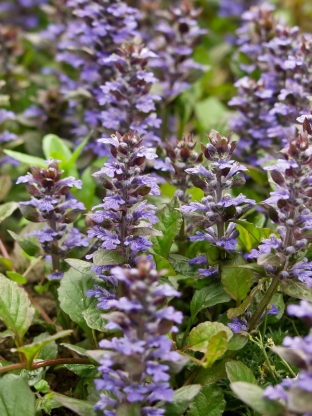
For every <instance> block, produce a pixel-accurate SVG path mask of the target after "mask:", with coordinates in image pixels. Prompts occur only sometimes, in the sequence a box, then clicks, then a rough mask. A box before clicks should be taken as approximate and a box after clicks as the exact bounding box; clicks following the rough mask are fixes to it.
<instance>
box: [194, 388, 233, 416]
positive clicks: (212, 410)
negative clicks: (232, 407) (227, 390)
mask: <svg viewBox="0 0 312 416" xmlns="http://www.w3.org/2000/svg"><path fill="white" fill-rule="evenodd" d="M225 405H226V402H225V400H224V396H223V391H222V389H221V388H220V387H219V386H216V385H214V386H204V387H203V388H202V389H201V390H200V392H199V393H198V394H197V396H196V397H195V398H194V399H193V401H192V402H191V404H190V409H189V411H188V412H187V414H186V415H187V416H221V415H222V414H223V412H224V409H225Z"/></svg>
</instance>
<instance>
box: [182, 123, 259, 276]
mask: <svg viewBox="0 0 312 416" xmlns="http://www.w3.org/2000/svg"><path fill="white" fill-rule="evenodd" d="M208 139H209V143H208V144H207V146H203V145H202V151H203V154H204V156H205V158H206V159H207V160H208V161H209V162H210V163H209V167H208V169H206V168H205V167H204V166H203V165H198V166H196V167H194V168H190V169H187V170H186V172H187V173H188V174H190V175H191V180H192V182H193V185H194V186H196V187H197V188H200V189H202V190H203V191H204V193H205V197H204V198H203V199H202V200H201V201H200V202H191V203H190V204H189V205H183V206H182V208H181V211H182V213H183V216H184V217H185V219H186V220H187V221H188V222H190V223H191V224H192V225H194V226H195V227H196V228H201V229H204V231H196V233H195V235H194V236H192V237H190V240H191V241H208V242H209V243H210V244H211V245H215V246H218V247H222V248H223V249H224V250H228V251H233V250H235V245H236V243H237V237H238V231H237V230H236V228H235V227H236V226H235V224H234V223H232V222H231V220H233V219H238V218H239V217H240V216H241V215H242V214H243V213H244V212H245V211H246V210H247V209H248V208H249V207H250V206H251V205H253V204H254V201H253V200H251V199H248V198H246V196H244V195H242V194H240V195H238V196H236V197H232V196H231V195H230V194H227V193H224V191H226V190H230V189H231V188H233V186H242V185H244V183H245V177H244V174H243V171H246V170H247V168H246V167H245V166H243V165H241V164H239V163H238V162H235V161H234V160H230V159H231V157H232V154H233V152H234V150H235V147H236V142H231V135H229V136H228V137H222V136H221V134H220V133H218V132H217V131H215V130H212V131H211V133H210V134H209V136H208ZM226 224H228V226H227V227H225V225H226ZM190 263H191V264H205V265H206V266H208V262H207V260H206V258H205V256H199V257H196V258H195V259H192V260H191V261H190ZM199 272H200V275H201V276H210V275H213V274H215V273H216V269H215V268H214V267H208V268H204V269H199Z"/></svg>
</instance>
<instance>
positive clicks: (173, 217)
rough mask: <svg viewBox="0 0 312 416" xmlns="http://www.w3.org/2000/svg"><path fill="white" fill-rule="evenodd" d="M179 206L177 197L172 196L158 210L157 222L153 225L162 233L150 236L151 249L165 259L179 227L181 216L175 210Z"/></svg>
mask: <svg viewBox="0 0 312 416" xmlns="http://www.w3.org/2000/svg"><path fill="white" fill-rule="evenodd" d="M179 207H180V202H179V199H178V198H177V197H174V198H173V199H172V200H171V202H170V203H169V204H168V205H166V206H165V207H164V208H162V209H161V210H160V211H158V215H157V217H158V223H157V224H155V225H154V226H153V228H154V229H155V230H158V231H161V232H162V233H163V235H162V237H152V238H151V241H152V243H153V251H154V253H156V254H158V255H160V256H161V257H163V258H165V259H167V258H168V255H169V253H170V248H171V246H172V243H173V241H174V238H175V236H176V235H177V234H178V232H179V231H180V228H181V223H182V216H181V213H180V211H178V210H177V208H179Z"/></svg>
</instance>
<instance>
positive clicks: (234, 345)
mask: <svg viewBox="0 0 312 416" xmlns="http://www.w3.org/2000/svg"><path fill="white" fill-rule="evenodd" d="M247 342H248V337H246V336H244V335H240V334H233V336H232V338H231V339H230V342H229V345H228V350H230V351H237V350H240V349H241V348H243V347H244V346H245V345H246V344H247Z"/></svg>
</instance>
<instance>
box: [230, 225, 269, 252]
mask: <svg viewBox="0 0 312 416" xmlns="http://www.w3.org/2000/svg"><path fill="white" fill-rule="evenodd" d="M233 222H235V223H236V224H237V226H236V229H237V231H239V237H238V243H239V244H240V245H241V247H242V248H243V250H244V251H247V252H249V251H250V250H251V249H253V248H256V247H258V245H259V243H260V242H261V241H262V239H263V238H269V236H270V235H271V234H272V230H271V229H270V228H258V227H255V226H254V224H252V223H250V222H247V221H244V220H233Z"/></svg>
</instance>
